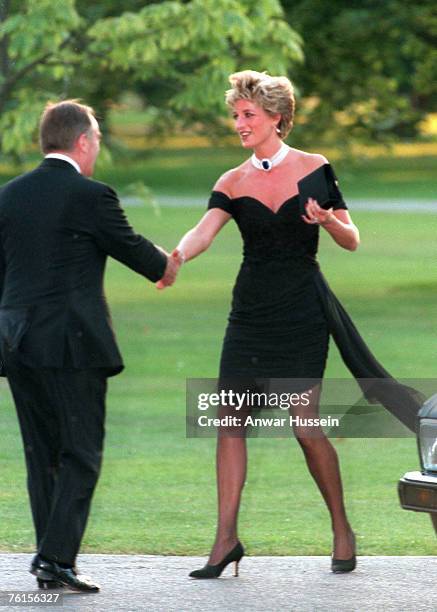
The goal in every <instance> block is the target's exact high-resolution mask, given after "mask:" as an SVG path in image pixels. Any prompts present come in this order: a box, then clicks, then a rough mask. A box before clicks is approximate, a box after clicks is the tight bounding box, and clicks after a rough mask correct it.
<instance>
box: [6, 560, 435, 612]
mask: <svg viewBox="0 0 437 612" xmlns="http://www.w3.org/2000/svg"><path fill="white" fill-rule="evenodd" d="M30 560H31V555H28V554H0V591H1V592H2V598H3V601H4V599H5V597H7V595H5V593H7V592H8V590H12V591H28V590H33V589H34V588H35V579H34V577H33V576H31V575H30V574H29V573H27V568H28V566H29V564H30ZM204 562H205V559H204V558H199V557H155V556H150V555H81V556H80V558H79V566H80V568H81V570H82V572H83V573H84V574H89V575H90V576H92V577H93V578H94V579H95V580H98V581H99V582H100V583H101V585H102V591H101V592H100V593H98V594H96V595H81V594H77V593H71V592H66V593H65V595H64V602H63V604H64V605H63V609H64V610H68V611H70V610H89V611H92V612H100V611H102V612H103V611H105V612H112V611H117V612H118V611H122V610H126V611H132V612H134V611H135V612H136V611H138V612H149V611H150V612H155V611H156V612H158V611H159V612H161V611H163V612H164V611H165V612H173V611H174V612H197V611H202V612H210V611H211V612H218V611H220V612H228V611H234V610H235V611H237V610H238V612H249V611H250V612H279V611H281V612H346V611H347V612H355V611H356V612H367V611H369V612H370V611H371V612H387V611H392V610H393V611H394V610H396V611H397V612H419V611H422V610H423V611H433V612H435V611H436V610H437V557H359V559H358V566H357V569H356V570H355V572H352V573H350V574H343V575H338V574H332V573H331V572H330V570H329V559H328V558H327V557H245V558H244V559H243V561H242V562H241V564H240V576H239V577H238V578H234V577H233V576H232V573H231V570H230V568H227V569H226V570H225V573H224V575H223V576H222V577H221V578H220V579H219V580H193V579H189V578H188V577H187V575H188V572H189V571H190V570H192V569H193V568H197V567H201V566H202V565H203V564H204ZM40 592H41V591H40ZM43 592H44V591H43ZM51 607H53V608H54V606H44V609H47V608H48V609H50V608H51ZM25 609H26V610H40V612H41V609H42V606H39V607H36V606H33V607H31V606H26V607H25ZM56 609H59V610H61V609H62V608H60V607H56ZM0 610H17V607H11V606H9V605H7V606H6V607H4V608H1V607H0Z"/></svg>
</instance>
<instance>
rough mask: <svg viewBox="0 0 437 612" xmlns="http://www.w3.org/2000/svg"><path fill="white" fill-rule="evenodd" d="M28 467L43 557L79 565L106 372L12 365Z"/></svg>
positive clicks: (98, 453)
mask: <svg viewBox="0 0 437 612" xmlns="http://www.w3.org/2000/svg"><path fill="white" fill-rule="evenodd" d="M6 374H7V377H8V381H9V385H10V388H11V391H12V395H13V397H14V401H15V407H16V410H17V414H18V419H19V423H20V429H21V434H22V438H23V444H24V451H25V457H26V466H27V485H28V491H29V497H30V504H31V508H32V515H33V521H34V524H35V531H36V540H37V547H38V552H39V553H40V554H41V555H42V556H44V557H45V558H47V559H49V560H52V561H57V562H60V563H67V564H70V565H74V563H75V559H76V555H77V553H78V551H79V547H80V543H81V540H82V536H83V533H84V531H85V526H86V522H87V519H88V514H89V510H90V504H91V498H92V495H93V492H94V489H95V486H96V484H97V480H98V477H99V473H100V466H101V460H102V451H103V439H104V421H105V396H106V387H107V381H106V374H105V372H104V370H99V369H90V370H74V369H69V370H66V369H55V368H41V369H39V368H38V369H37V368H28V367H26V366H24V365H22V364H19V363H7V364H6Z"/></svg>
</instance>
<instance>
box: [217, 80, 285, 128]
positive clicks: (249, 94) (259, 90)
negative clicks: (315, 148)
mask: <svg viewBox="0 0 437 612" xmlns="http://www.w3.org/2000/svg"><path fill="white" fill-rule="evenodd" d="M229 82H230V84H231V86H232V87H231V89H228V90H227V92H226V95H225V100H226V104H227V105H228V106H230V107H233V106H234V105H235V103H236V102H237V101H238V100H250V101H251V102H255V103H256V104H258V105H259V106H261V108H262V109H263V110H264V111H265V112H266V113H268V114H269V115H276V114H279V115H281V119H280V121H279V123H278V125H277V128H278V131H279V136H280V137H281V138H285V137H286V136H287V134H288V133H289V132H290V130H291V128H292V127H293V117H294V108H295V99H294V89H293V85H292V84H291V82H290V81H289V79H287V77H284V76H279V77H274V76H270V75H269V74H267V73H266V72H256V71H255V70H243V71H242V72H234V74H231V76H230V77H229Z"/></svg>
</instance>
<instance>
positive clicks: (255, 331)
mask: <svg viewBox="0 0 437 612" xmlns="http://www.w3.org/2000/svg"><path fill="white" fill-rule="evenodd" d="M338 194H339V197H338V199H337V201H333V202H331V205H332V207H333V209H334V210H338V209H347V206H346V204H345V203H344V201H343V199H342V197H341V192H340V191H339V192H338ZM212 208H220V209H221V210H224V211H225V212H227V213H229V214H230V215H232V217H233V218H234V220H235V222H236V223H237V225H238V228H239V230H240V233H241V236H242V239H243V261H242V264H241V267H240V270H239V272H238V276H237V279H236V283H235V286H234V289H233V298H232V308H231V312H230V314H229V319H228V326H227V329H226V333H225V337H224V341H223V348H222V355H221V360H220V381H226V382H229V381H236V380H241V381H247V380H250V381H253V380H256V379H257V378H262V379H271V378H281V379H289V380H292V379H293V380H294V381H295V382H296V384H297V386H299V381H301V382H302V383H304V382H305V380H303V379H313V380H314V379H316V380H320V379H321V378H322V377H323V373H324V370H325V365H326V359H327V355H328V346H329V336H330V335H331V336H332V337H333V338H334V340H335V342H336V344H337V347H338V349H339V351H340V354H341V356H342V358H343V361H344V362H345V364H346V366H347V367H348V368H349V370H350V371H351V372H352V374H353V375H354V377H355V378H356V379H357V382H358V384H359V385H360V387H361V389H362V391H363V393H364V396H365V397H366V399H367V400H368V401H369V402H371V403H381V404H382V405H383V406H385V407H386V408H387V409H388V410H389V411H390V412H392V414H394V416H396V417H397V418H398V419H399V420H400V421H401V422H403V423H404V424H405V425H406V426H407V427H408V428H409V429H411V430H412V431H414V430H415V428H416V416H417V412H418V410H419V409H420V407H421V405H422V403H423V401H424V398H423V396H421V395H420V394H419V393H418V392H416V390H414V389H411V388H409V387H406V386H405V385H402V384H400V383H398V382H397V381H396V380H395V379H394V378H392V376H391V375H390V374H389V373H388V372H387V370H385V369H384V367H383V366H382V365H381V364H380V363H379V362H378V361H377V360H376V359H375V357H374V356H373V354H372V353H371V351H370V350H369V348H368V347H367V345H366V343H365V342H364V340H363V339H362V338H361V336H360V334H359V332H358V331H357V329H356V327H355V325H354V324H353V322H352V321H351V319H350V317H349V316H348V314H347V313H346V311H345V310H344V308H343V307H342V305H341V304H340V302H339V301H338V300H337V298H336V297H335V295H334V294H333V293H332V291H331V290H330V288H329V286H328V284H327V283H326V280H325V279H324V277H323V275H322V274H321V272H320V269H319V265H318V263H317V259H316V257H317V248H318V241H319V226H318V225H309V224H307V223H305V222H304V221H303V220H302V218H301V211H300V207H299V196H298V194H297V195H295V196H293V197H291V198H289V199H288V200H286V201H285V202H284V203H283V204H282V205H281V207H280V208H279V209H278V210H277V212H276V213H275V212H273V211H272V210H271V209H270V208H268V207H267V206H266V205H265V204H263V202H261V201H260V200H258V199H256V198H254V197H252V196H241V197H237V198H229V196H227V195H226V194H225V193H223V192H221V191H213V192H212V195H211V198H210V200H209V203H208V209H212ZM303 389H304V387H302V388H301V389H300V390H303Z"/></svg>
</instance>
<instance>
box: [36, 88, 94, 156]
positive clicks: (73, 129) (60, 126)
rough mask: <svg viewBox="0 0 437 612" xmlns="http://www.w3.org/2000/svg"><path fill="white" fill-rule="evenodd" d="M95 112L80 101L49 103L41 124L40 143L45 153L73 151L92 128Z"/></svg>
mask: <svg viewBox="0 0 437 612" xmlns="http://www.w3.org/2000/svg"><path fill="white" fill-rule="evenodd" d="M91 117H94V110H93V109H92V108H91V106H86V105H85V104H80V103H79V102H78V100H63V101H62V102H56V103H53V102H48V103H47V105H46V107H45V109H44V112H43V114H42V115H41V121H40V124H39V143H40V147H41V151H42V152H43V153H50V152H51V151H72V150H73V148H74V143H75V142H76V140H77V139H78V138H79V136H80V135H81V134H83V133H84V132H88V131H89V130H90V129H91V127H92V124H91Z"/></svg>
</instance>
